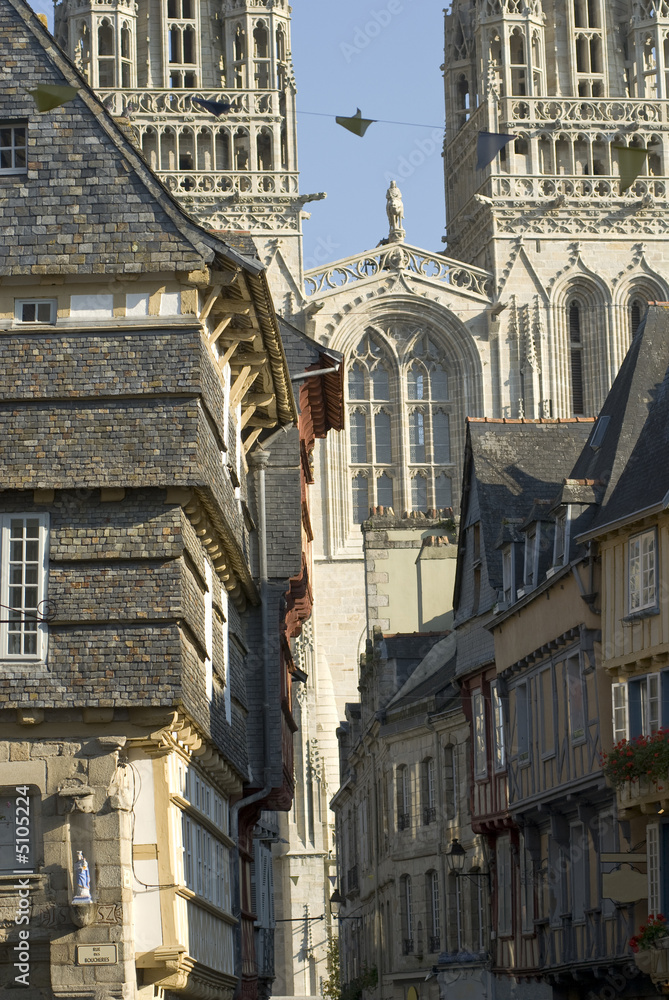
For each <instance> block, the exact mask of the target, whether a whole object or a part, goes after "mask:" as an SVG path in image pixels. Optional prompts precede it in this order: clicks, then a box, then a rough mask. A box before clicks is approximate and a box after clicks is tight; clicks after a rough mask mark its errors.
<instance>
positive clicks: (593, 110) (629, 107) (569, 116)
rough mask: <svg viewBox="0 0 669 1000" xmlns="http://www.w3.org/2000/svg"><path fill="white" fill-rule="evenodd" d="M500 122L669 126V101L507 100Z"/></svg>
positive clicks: (514, 98) (591, 99)
mask: <svg viewBox="0 0 669 1000" xmlns="http://www.w3.org/2000/svg"><path fill="white" fill-rule="evenodd" d="M500 121H501V122H502V123H503V124H507V125H513V124H516V123H521V122H522V124H523V125H527V124H529V123H531V122H542V123H543V122H551V123H552V122H558V121H559V122H561V123H562V125H568V124H569V123H570V122H576V123H581V122H585V123H589V122H604V123H609V124H611V125H613V126H616V127H622V126H624V125H629V124H632V123H633V122H638V123H639V124H643V125H653V124H655V125H667V124H669V100H654V101H649V100H646V99H645V98H625V97H620V98H614V97H610V98H600V97H592V98H587V97H505V98H503V99H502V101H501V102H500Z"/></svg>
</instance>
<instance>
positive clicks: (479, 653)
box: [455, 419, 592, 1000]
mask: <svg viewBox="0 0 669 1000" xmlns="http://www.w3.org/2000/svg"><path fill="white" fill-rule="evenodd" d="M591 429H592V422H591V421H586V420H571V421H550V420H523V421H508V422H507V421H493V420H485V421H484V420H471V419H470V420H469V421H468V428H467V445H466V452H465V463H464V465H465V473H464V480H463V506H462V511H461V522H460V551H459V558H458V569H457V576H456V589H455V626H456V632H457V635H458V664H457V673H458V678H459V680H460V683H461V692H462V698H463V706H464V710H465V712H466V715H467V717H468V720H469V723H470V773H471V816H472V819H471V822H472V828H473V830H474V831H475V832H477V833H479V834H481V835H483V837H484V840H485V843H486V849H487V851H488V854H489V856H490V859H491V862H492V865H491V868H492V871H493V878H492V886H491V890H492V891H491V904H492V906H491V928H492V932H493V933H492V935H491V942H492V943H491V960H492V967H493V970H494V971H495V974H496V975H497V976H498V978H499V979H500V987H501V988H505V989H506V988H510V986H509V983H510V982H515V987H514V988H515V989H516V991H518V995H524V996H527V997H528V998H530V997H531V998H532V1000H534V998H536V997H539V996H547V997H548V996H550V995H551V994H550V988H549V986H548V985H547V984H546V983H540V982H539V981H538V978H539V975H540V968H541V964H542V963H541V952H540V948H539V942H538V940H537V934H536V929H535V926H534V923H533V921H534V920H535V919H537V918H536V914H535V913H534V912H533V911H532V909H531V908H530V909H527V907H526V906H525V903H526V902H527V901H528V899H529V897H530V896H532V898H533V894H534V888H533V886H534V883H533V882H530V881H529V880H531V879H532V878H533V876H532V873H531V872H530V871H529V870H526V866H525V862H524V861H523V862H522V866H521V862H520V859H521V858H522V857H523V854H521V845H522V843H523V840H524V835H523V830H522V818H521V817H520V816H517V814H516V813H515V810H514V809H513V807H512V805H511V798H512V797H513V796H514V795H515V793H516V789H515V785H514V774H515V772H514V771H513V763H512V762H513V761H514V759H515V752H516V751H515V749H514V743H513V737H512V734H511V732H510V728H509V715H508V708H509V685H508V681H507V679H506V678H505V677H504V676H500V667H499V651H498V648H497V646H498V636H497V633H494V632H492V631H491V630H490V629H489V628H488V626H489V625H490V622H491V620H495V619H494V618H493V616H494V615H496V614H502V615H504V614H506V613H507V612H508V614H509V615H510V616H511V620H512V623H513V625H512V627H513V628H515V627H516V621H517V612H518V610H519V605H518V602H519V601H521V602H522V603H524V604H525V605H526V604H528V603H530V602H531V599H532V598H531V595H532V592H533V590H534V589H535V587H536V586H537V584H538V581H539V580H540V579H543V578H544V576H545V573H546V570H547V569H548V568H549V559H548V558H547V554H548V553H549V551H550V556H551V558H552V553H553V547H552V541H553V524H552V521H551V518H550V517H549V513H548V507H549V498H550V497H551V496H552V495H553V494H554V493H555V492H556V490H557V488H558V481H557V476H559V474H560V472H561V471H562V472H563V473H567V472H568V471H569V469H570V468H571V466H572V464H573V462H574V460H575V458H576V456H577V455H578V453H579V451H580V449H581V447H582V446H583V443H584V441H585V440H586V437H587V435H588V433H589V431H590V430H591ZM549 540H550V542H551V545H550V549H549V546H548V544H547V543H548V542H549ZM526 545H529V546H530V551H529V552H528V554H527V555H528V558H527V559H526V558H525V557H526V552H525V548H526ZM535 612H536V608H534V609H533V610H532V611H531V612H529V613H528V617H530V615H531V616H532V619H533V618H534V614H535ZM546 617H547V623H550V622H551V616H550V614H548V615H547V616H546ZM549 627H550V625H549ZM533 632H534V624H532V627H531V629H528V625H527V622H526V621H523V628H522V634H523V635H532V634H533ZM551 704H552V702H551ZM527 751H528V752H529V747H528V748H527ZM528 886H529V888H528ZM521 887H522V888H521ZM523 893H525V896H523ZM502 983H505V984H506V985H504V986H502V985H501V984H502Z"/></svg>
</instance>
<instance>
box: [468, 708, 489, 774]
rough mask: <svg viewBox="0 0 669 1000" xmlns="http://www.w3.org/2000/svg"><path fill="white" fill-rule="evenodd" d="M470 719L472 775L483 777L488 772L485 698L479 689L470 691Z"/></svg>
mask: <svg viewBox="0 0 669 1000" xmlns="http://www.w3.org/2000/svg"><path fill="white" fill-rule="evenodd" d="M472 721H473V723H474V776H475V777H477V778H483V777H485V775H486V774H487V773H488V753H487V746H486V735H485V700H484V698H483V692H482V691H481V690H478V691H473V692H472Z"/></svg>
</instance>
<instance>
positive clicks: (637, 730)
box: [627, 681, 641, 739]
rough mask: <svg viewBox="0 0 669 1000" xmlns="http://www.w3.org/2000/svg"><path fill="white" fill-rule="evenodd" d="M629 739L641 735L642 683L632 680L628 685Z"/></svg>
mask: <svg viewBox="0 0 669 1000" xmlns="http://www.w3.org/2000/svg"><path fill="white" fill-rule="evenodd" d="M627 704H628V717H629V726H628V739H633V738H634V737H635V736H640V735H641V683H640V682H639V681H630V683H629V684H628V685H627Z"/></svg>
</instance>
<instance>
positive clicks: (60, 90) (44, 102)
mask: <svg viewBox="0 0 669 1000" xmlns="http://www.w3.org/2000/svg"><path fill="white" fill-rule="evenodd" d="M77 92H78V88H76V87H70V86H67V85H57V84H42V85H41V86H39V87H35V88H34V89H33V90H29V91H28V93H29V94H30V96H31V97H32V98H33V100H34V102H35V107H36V108H37V110H38V111H39V112H40V113H44V112H46V111H52V110H53V109H54V108H58V107H60V106H61V105H62V104H67V102H68V101H71V100H72V99H73V98H74V97H75V96H76V94H77ZM191 103H192V104H196V105H198V106H199V107H200V108H202V109H203V111H207V112H208V113H209V114H211V115H214V116H215V117H216V118H220V117H221V116H222V115H225V114H228V113H229V112H230V110H231V109H232V104H231V103H230V102H229V101H212V100H206V99H205V98H204V97H191ZM301 114H312V115H318V117H324V118H329V117H330V115H323V114H321V113H320V112H314V111H311V112H309V111H303V112H301ZM335 122H336V123H337V125H340V126H341V127H342V128H345V129H346V130H347V131H348V132H352V133H353V135H357V136H359V137H360V138H363V136H364V135H365V133H366V132H367V129H368V128H369V127H370V125H374V124H377V123H379V124H385V125H406V126H411V127H415V128H433V127H435V128H436V127H439V128H441V127H442V126H423V125H418V124H417V123H416V122H394V121H384V120H383V119H380V118H363V117H362V112H361V111H360V108H357V110H356V113H355V114H354V115H350V116H348V117H347V116H344V115H337V116H336V117H335ZM515 138H516V136H515V135H511V134H510V133H508V132H479V133H478V137H477V142H476V169H477V170H485V168H486V167H487V166H488V165H489V164H490V163H492V161H493V160H494V159H495V157H496V156H497V155H498V153H501V151H502V150H503V149H504V147H505V146H506V145H507V144H508V143H510V142H511V141H512V140H513V139H515ZM613 149H615V150H616V152H617V153H618V165H619V167H620V193H621V194H624V192H625V191H627V189H628V188H629V187H631V185H632V184H633V183H634V181H635V180H636V179H637V177H638V176H639V175H640V174H641V172H642V171H643V169H644V166H645V164H646V159H647V157H648V150H647V149H644V148H643V147H641V146H623V145H622V144H617V143H614V144H613Z"/></svg>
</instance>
